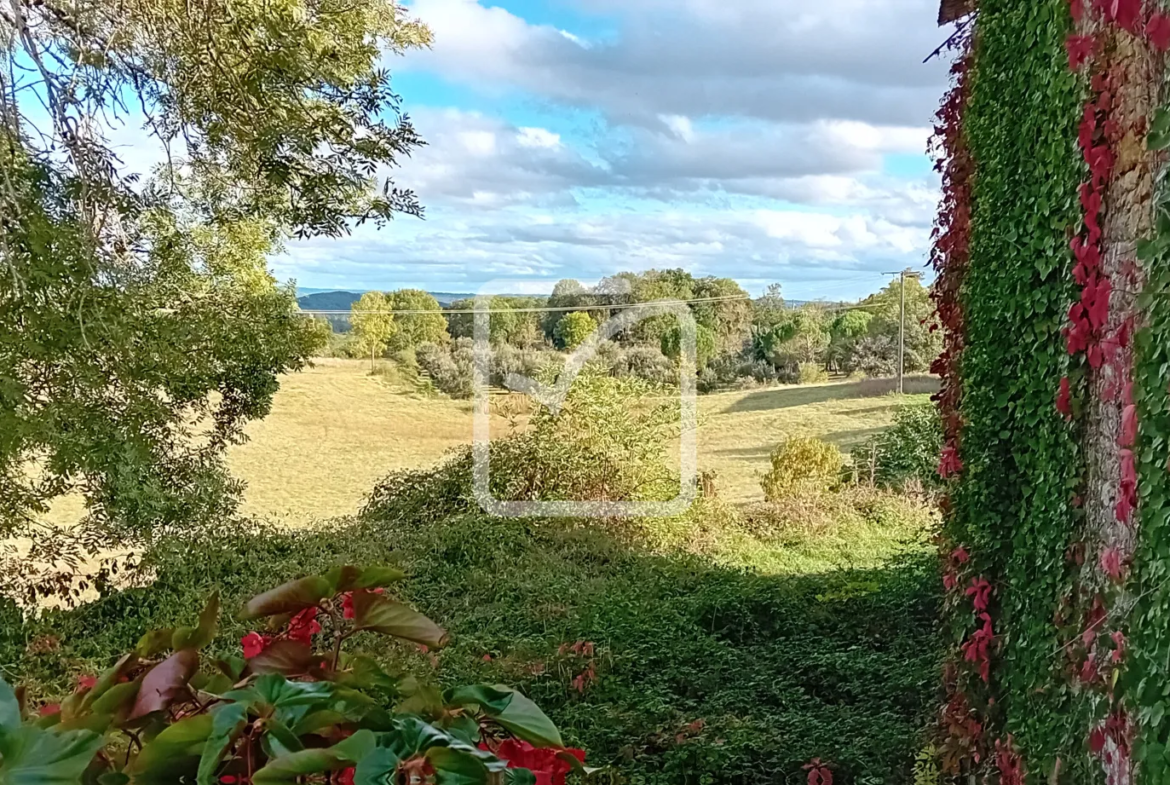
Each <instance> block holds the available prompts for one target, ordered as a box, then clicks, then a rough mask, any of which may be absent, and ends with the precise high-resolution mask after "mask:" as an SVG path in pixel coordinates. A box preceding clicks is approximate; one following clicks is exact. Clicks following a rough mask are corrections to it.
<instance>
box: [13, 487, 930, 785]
mask: <svg viewBox="0 0 1170 785" xmlns="http://www.w3.org/2000/svg"><path fill="white" fill-rule="evenodd" d="M436 484H441V483H440V481H439V480H438V479H436ZM431 490H433V487H432V488H428V489H420V490H419V495H422V494H424V493H428V492H429V491H431ZM400 501H401V506H402V508H406V507H414V508H415V509H422V508H423V506H424V505H423V503H422V500H421V499H415V500H410V499H406V498H403V499H401V500H400ZM431 512H432V514H430V515H428V516H424V517H419V518H414V519H406V518H380V517H371V518H369V519H367V520H365V521H362V522H358V523H356V524H353V525H350V526H347V527H345V528H337V527H334V528H331V529H329V530H324V531H320V532H312V531H307V532H299V533H290V532H287V531H280V530H267V529H258V530H255V531H241V530H228V531H223V532H218V533H215V534H214V535H211V536H208V537H206V538H200V539H199V540H198V541H196V542H191V541H188V540H175V541H169V542H166V543H163V544H162V545H161V546H160V548H159V549H158V550H157V551H156V552H155V553H154V554H153V555H152V557H151V562H150V564H151V567H152V569H153V570H154V571H155V573H156V576H157V578H156V581H155V583H154V584H153V585H152V587H151V588H149V589H131V590H127V591H124V592H115V593H111V594H109V595H108V596H106V597H104V598H102V599H101V600H99V601H98V602H96V603H93V604H92V605H89V606H85V607H83V608H80V609H78V610H76V611H72V612H53V613H49V614H47V615H46V617H45V618H44V619H42V620H40V621H38V622H35V623H33V624H30V626H28V627H26V628H25V629H24V630H23V631H22V633H21V634H20V640H18V641H14V642H13V645H14V647H16V651H17V652H19V653H20V654H21V655H23V656H21V657H19V658H18V661H19V662H20V663H21V665H20V667H21V669H22V671H23V672H24V673H25V674H26V678H27V679H28V680H30V681H31V682H32V683H34V684H36V685H39V686H37V687H36V689H38V690H39V691H40V694H42V695H51V694H54V691H55V690H59V689H60V688H61V687H63V686H65V685H67V684H68V683H69V682H70V680H71V678H72V676H71V674H72V673H74V672H76V669H77V668H84V667H86V664H87V663H99V664H104V663H106V662H108V661H109V659H110V657H111V656H112V655H113V654H114V653H115V652H117V651H120V650H122V649H124V648H126V647H130V646H133V645H134V643H135V641H137V639H138V637H139V636H141V635H142V634H143V632H144V631H145V630H146V629H148V628H149V626H151V625H163V626H165V625H170V624H174V623H175V622H176V620H181V619H182V618H183V617H184V615H185V614H186V613H187V612H188V611H187V610H186V609H188V608H190V607H192V606H193V605H194V603H196V602H198V601H199V597H200V596H201V595H204V594H205V593H206V591H207V590H208V588H209V587H212V586H215V587H218V588H219V589H220V590H221V592H222V596H223V598H224V602H225V604H232V603H236V602H243V601H244V600H245V599H246V598H247V597H249V596H250V595H251V594H252V593H253V592H255V591H257V590H259V589H261V588H263V587H264V585H265V584H266V582H268V581H271V579H272V576H274V575H280V574H287V571H289V570H296V571H297V572H312V571H319V570H323V569H326V568H327V567H328V565H330V564H336V563H344V562H346V561H355V560H357V559H359V558H360V559H367V560H370V559H378V560H385V561H393V562H396V563H397V564H398V566H399V567H401V568H403V569H406V570H409V572H410V573H411V574H412V576H413V577H412V578H411V580H410V581H409V582H408V583H405V584H403V585H402V592H403V595H404V599H408V600H409V601H410V603H411V605H413V606H415V607H418V608H419V609H420V610H421V611H424V612H426V613H427V614H428V615H431V616H434V617H435V618H442V619H443V620H444V621H445V622H446V624H445V627H446V628H447V629H448V630H449V632H450V634H451V640H452V642H451V645H450V646H449V647H448V648H446V649H443V650H441V651H439V652H438V653H437V654H435V653H434V652H432V653H431V654H434V657H435V658H434V660H433V661H432V659H431V655H430V654H422V653H420V652H419V651H418V650H417V649H416V648H415V647H413V646H403V647H389V648H388V647H386V646H384V645H381V644H380V643H379V641H378V640H377V639H372V638H370V636H369V634H368V633H363V634H361V635H359V636H356V637H355V638H354V639H353V640H352V645H354V647H355V652H356V653H364V654H366V655H368V656H370V657H373V658H374V659H376V660H377V661H378V662H379V664H380V665H381V666H382V667H383V668H385V669H386V670H387V671H388V672H390V673H394V674H398V673H406V674H411V675H413V676H414V677H416V678H417V679H418V681H419V683H421V684H424V685H432V684H433V685H435V688H436V689H443V688H451V687H454V686H457V685H460V684H466V683H483V682H486V683H506V684H510V685H513V686H514V687H516V688H517V689H519V690H521V691H522V692H523V694H524V695H526V696H528V697H529V698H531V699H532V700H533V701H535V702H536V703H537V704H538V705H540V706H541V707H542V708H543V709H544V711H545V712H547V713H548V716H549V717H550V718H551V719H552V721H553V722H554V723H555V724H556V725H557V727H558V728H559V729H560V730H561V733H562V734H563V736H564V739H565V741H566V743H568V744H571V745H573V746H575V747H581V748H584V749H587V750H588V751H589V757H590V761H591V762H592V763H593V764H594V765H605V766H608V767H612V768H613V769H614V770H615V771H620V772H621V775H622V776H623V777H624V778H625V781H627V782H630V783H642V784H644V785H675V784H676V783H696V784H697V783H700V782H702V783H713V784H719V783H727V784H728V785H731V784H733V783H734V784H735V785H740V784H741V783H756V782H761V781H778V782H783V781H793V780H794V779H795V778H796V777H798V776H799V777H800V778H801V780H800V781H803V777H804V771H803V769H802V766H804V765H805V764H806V763H807V762H808V761H810V760H811V759H813V758H816V757H819V758H821V760H823V761H826V762H829V763H831V765H832V770H833V771H834V773H835V774H836V779H835V782H837V783H838V785H840V784H841V783H846V784H848V783H870V782H878V783H898V782H905V781H906V780H907V776H908V772H909V768H910V766H911V762H912V759H913V756H914V753H915V752H916V751H917V749H918V748H919V747H920V746H921V744H920V741H919V732H920V730H921V729H922V728H923V727H924V725H925V723H926V722H927V720H928V717H929V715H930V712H931V710H932V705H933V703H932V701H933V697H934V694H935V693H934V689H935V684H936V683H937V667H936V666H937V662H938V652H937V640H936V636H937V629H936V623H935V617H936V612H937V607H936V603H937V588H936V587H937V583H938V577H937V571H936V569H935V566H934V564H933V560H932V559H931V558H929V557H928V556H926V555H925V554H923V555H916V556H910V557H907V558H906V559H903V560H899V561H896V562H894V563H889V564H886V565H884V566H865V565H867V562H865V561H863V560H862V559H863V558H864V556H863V555H862V554H858V547H859V546H858V541H857V539H856V538H853V539H851V542H850V543H847V544H846V545H845V546H844V547H843V550H842V551H841V552H840V553H841V555H840V557H839V558H834V559H830V558H827V557H826V554H825V553H824V552H823V551H818V550H817V549H818V546H817V544H816V543H817V540H815V539H808V540H805V541H804V544H801V543H800V542H797V541H796V540H795V539H794V540H793V541H792V542H791V543H790V544H789V545H788V546H787V547H788V548H789V549H790V550H791V552H792V554H793V556H792V558H793V562H792V563H791V564H790V565H789V566H788V568H787V572H779V571H777V572H773V573H772V574H768V573H765V572H762V571H759V570H754V569H750V568H745V566H743V564H744V563H743V562H740V563H728V564H726V565H725V566H721V565H720V564H719V563H718V562H717V561H713V560H712V559H711V558H709V557H700V556H694V555H687V554H681V553H659V554H655V553H650V552H647V551H646V550H644V549H640V548H637V547H631V546H630V545H628V544H625V543H623V542H621V541H619V540H618V539H616V538H614V537H612V536H610V535H608V534H607V533H606V532H604V531H601V530H598V529H596V528H591V527H587V526H580V525H577V523H576V522H570V521H566V522H543V521H526V520H501V519H488V518H485V517H483V516H481V515H477V514H474V513H459V512H452V513H451V514H449V515H445V514H443V513H442V511H441V510H437V509H434V508H433V507H432V511H431ZM850 564H854V565H857V566H855V567H850V566H849V565H850ZM227 623H228V624H229V628H228V630H227V632H228V633H230V636H224V637H221V639H220V641H219V642H218V643H217V644H215V645H213V653H214V654H216V655H217V656H220V657H223V656H226V655H228V654H231V653H234V652H235V651H238V649H237V647H236V646H235V645H234V644H229V645H228V647H227V648H223V641H224V640H225V639H227V640H235V639H237V638H238V637H239V636H241V635H243V634H245V633H246V632H247V631H248V629H247V627H245V626H243V625H241V624H240V623H239V622H237V621H234V620H231V621H228V622H227ZM14 637H16V636H15V635H14ZM586 644H588V645H586ZM574 647H575V650H574ZM594 776H595V777H601V778H602V779H603V780H604V779H605V778H606V777H607V776H609V775H607V774H606V773H600V774H597V775H594ZM786 778H787V779H786Z"/></svg>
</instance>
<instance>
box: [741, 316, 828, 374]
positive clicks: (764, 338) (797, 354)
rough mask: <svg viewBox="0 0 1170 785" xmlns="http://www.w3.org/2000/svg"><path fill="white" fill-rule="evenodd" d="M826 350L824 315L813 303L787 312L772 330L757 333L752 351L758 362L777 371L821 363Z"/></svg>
mask: <svg viewBox="0 0 1170 785" xmlns="http://www.w3.org/2000/svg"><path fill="white" fill-rule="evenodd" d="M828 347H829V328H828V324H827V320H826V318H825V312H824V311H823V310H822V309H821V308H820V307H819V306H817V305H815V304H808V305H803V306H801V307H800V308H798V309H796V310H794V311H790V312H789V314H788V319H787V320H786V321H784V322H779V323H777V324H776V325H775V326H774V327H772V329H770V330H767V331H764V332H758V333H756V336H755V339H754V351H755V353H756V355H757V357H758V358H759V359H762V360H766V361H768V362H770V363H771V364H772V365H774V366H775V367H777V368H790V369H791V368H795V367H796V366H798V365H800V364H801V363H815V362H822V361H823V360H824V353H825V350H826V349H827V348H828Z"/></svg>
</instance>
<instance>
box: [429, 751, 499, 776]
mask: <svg viewBox="0 0 1170 785" xmlns="http://www.w3.org/2000/svg"><path fill="white" fill-rule="evenodd" d="M426 756H427V760H429V761H430V762H431V765H432V766H433V767H434V768H435V783H436V785H486V784H487V782H488V778H489V776H490V774H489V772H488V768H487V766H485V765H484V764H483V762H482V761H480V760H479V759H478V758H476V757H475V756H473V755H469V754H468V753H466V752H463V751H461V750H456V749H452V748H451V747H431V748H430V749H429V750H427V751H426Z"/></svg>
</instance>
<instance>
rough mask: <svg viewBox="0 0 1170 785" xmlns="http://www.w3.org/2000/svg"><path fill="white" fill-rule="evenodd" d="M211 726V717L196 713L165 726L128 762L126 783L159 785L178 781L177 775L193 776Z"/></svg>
mask: <svg viewBox="0 0 1170 785" xmlns="http://www.w3.org/2000/svg"><path fill="white" fill-rule="evenodd" d="M214 724H215V719H214V717H213V716H212V715H211V714H197V715H195V716H194V717H188V718H186V719H183V720H179V721H178V722H176V723H175V724H174V725H168V726H167V727H166V728H164V729H163V731H162V732H161V733H159V734H158V735H157V736H155V737H154V738H153V739H151V740H150V741H148V742H147V743H146V745H145V746H144V747H143V748H142V751H141V752H139V753H138V755H137V756H136V757H135V758H134V760H133V761H131V762H130V766H129V767H128V768H127V772H128V773H129V774H130V781H131V782H133V783H136V785H140V784H141V785H146V784H147V783H149V784H150V785H153V784H154V783H159V785H163V784H164V783H174V782H179V781H180V780H179V779H178V777H179V776H188V773H190V774H194V773H196V772H197V771H198V762H199V758H200V756H201V755H202V754H203V748H204V746H205V745H206V743H207V739H208V737H209V736H211V732H212V730H213V729H214Z"/></svg>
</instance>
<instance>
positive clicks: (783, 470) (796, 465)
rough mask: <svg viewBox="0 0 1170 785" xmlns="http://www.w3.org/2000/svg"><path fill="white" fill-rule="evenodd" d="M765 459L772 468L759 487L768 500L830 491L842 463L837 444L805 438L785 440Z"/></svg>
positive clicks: (838, 474) (838, 475)
mask: <svg viewBox="0 0 1170 785" xmlns="http://www.w3.org/2000/svg"><path fill="white" fill-rule="evenodd" d="M768 460H769V464H770V466H771V468H770V469H769V470H768V473H767V474H765V475H764V478H763V480H762V481H761V483H760V486H761V487H762V488H763V489H764V498H765V499H767V500H768V501H770V502H772V501H778V500H780V499H786V498H789V497H792V496H799V495H802V494H816V493H823V492H825V491H828V490H830V489H831V488H832V487H833V486H835V485H836V484H837V483H838V482H839V481H840V477H841V466H842V464H843V463H844V461H843V459H842V457H841V451H840V450H839V449H837V447H836V445H833V444H829V443H828V442H824V441H821V440H820V439H813V438H807V437H800V438H790V439H785V440H784V441H782V442H780V444H778V445H777V446H776V449H774V450H772V454H771V456H770V457H769V459H768Z"/></svg>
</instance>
